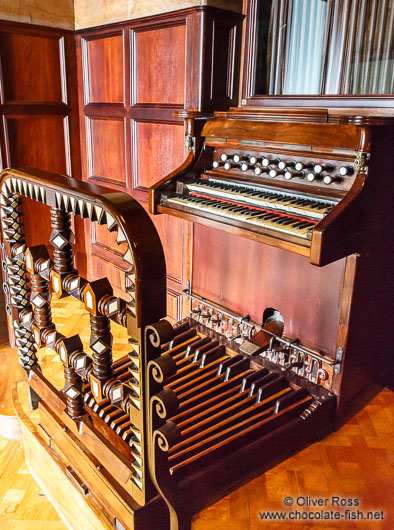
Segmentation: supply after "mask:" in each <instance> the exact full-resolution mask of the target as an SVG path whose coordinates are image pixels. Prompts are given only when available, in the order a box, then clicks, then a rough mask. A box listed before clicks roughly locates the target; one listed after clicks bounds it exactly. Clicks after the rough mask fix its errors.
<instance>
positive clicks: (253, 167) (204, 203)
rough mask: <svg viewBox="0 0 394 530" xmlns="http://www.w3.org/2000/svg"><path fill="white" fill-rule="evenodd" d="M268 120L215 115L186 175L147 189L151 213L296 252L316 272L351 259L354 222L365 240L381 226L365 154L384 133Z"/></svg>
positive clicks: (378, 180)
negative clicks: (365, 229)
mask: <svg viewBox="0 0 394 530" xmlns="http://www.w3.org/2000/svg"><path fill="white" fill-rule="evenodd" d="M184 115H186V116H187V113H186V114H185V113H184ZM191 120H192V118H190V119H189V121H191ZM252 120H254V121H252ZM274 120H275V116H274V114H273V113H272V112H271V113H270V114H269V116H268V117H267V116H265V115H264V113H263V112H261V111H260V113H259V112H258V111H249V112H246V111H244V110H241V109H232V110H231V111H229V112H218V113H216V114H215V117H214V118H213V119H209V120H208V121H207V122H206V124H205V125H204V127H203V128H202V132H201V137H200V136H199V135H196V141H195V150H194V152H193V154H191V155H189V159H188V163H187V165H183V166H182V167H181V168H180V169H179V170H176V171H174V172H173V173H172V174H170V175H169V176H168V177H166V178H164V179H162V180H161V181H159V182H158V183H157V184H155V185H154V186H153V187H152V188H151V190H150V193H151V198H150V209H151V212H152V213H167V214H170V215H175V216H178V217H183V218H186V219H189V220H192V221H196V222H199V223H203V224H207V225H209V226H215V227H216V228H220V229H222V230H226V231H228V232H232V233H234V234H236V235H241V236H243V237H247V238H249V239H254V240H257V241H261V242H264V243H266V244H269V245H273V246H276V247H280V248H283V249H285V250H289V251H292V252H296V253H298V254H302V255H304V256H308V257H309V258H310V261H311V263H313V264H314V265H319V266H321V265H324V264H326V263H329V262H331V261H336V260H337V259H339V258H340V257H344V256H346V255H349V254H351V253H353V252H356V251H360V249H361V248H362V241H361V240H360V237H359V236H360V234H359V230H358V227H357V228H356V229H354V223H350V222H349V218H350V217H351V218H352V219H353V220H355V219H358V220H359V219H360V218H361V219H360V220H361V221H362V222H363V221H364V217H365V214H366V209H368V214H367V215H368V218H369V223H370V224H369V227H368V230H369V231H374V230H376V229H377V226H376V224H377V222H380V223H381V225H382V219H380V221H379V220H378V218H379V215H380V214H379V212H377V211H376V209H375V205H374V204H371V202H370V201H369V200H368V199H369V197H370V196H371V195H372V194H374V193H375V191H376V189H377V188H378V187H380V189H381V187H382V185H383V180H384V178H385V177H384V176H383V175H382V174H381V172H380V171H379V169H378V166H379V164H380V163H381V160H379V158H378V156H377V155H376V154H375V153H374V148H376V145H377V143H376V139H375V138H376V136H378V135H380V134H381V133H382V130H381V129H383V128H382V127H380V129H379V128H377V127H375V126H374V123H373V122H372V121H369V122H367V121H364V122H362V120H360V119H359V120H357V119H355V118H354V119H352V118H346V117H342V118H341V120H339V119H337V121H338V123H324V122H322V123H308V124H305V123H301V121H302V120H301V118H299V120H300V123H297V118H294V116H293V117H292V121H293V122H292V123H283V121H284V118H283V115H281V116H279V117H278V118H277V119H276V121H274ZM331 120H332V121H334V119H331ZM189 127H190V128H191V129H193V127H194V128H196V125H195V124H193V125H189ZM387 148H388V146H387ZM371 167H374V169H373V171H372V172H373V176H372V178H371V177H370V173H371ZM367 190H370V191H367ZM368 195H369V197H368ZM361 239H362V238H361Z"/></svg>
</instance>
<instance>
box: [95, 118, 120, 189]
mask: <svg viewBox="0 0 394 530" xmlns="http://www.w3.org/2000/svg"><path fill="white" fill-rule="evenodd" d="M125 127H126V122H125V120H123V119H122V118H120V119H116V118H113V119H104V118H94V119H93V118H88V127H87V134H88V167H89V178H90V179H91V178H94V179H96V180H100V181H103V182H104V183H105V182H108V183H109V184H111V185H112V184H113V183H115V184H118V185H119V186H123V187H126V186H127V166H126V139H125V134H126V130H125Z"/></svg>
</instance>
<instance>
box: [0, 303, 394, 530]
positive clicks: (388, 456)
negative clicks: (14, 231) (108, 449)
mask: <svg viewBox="0 0 394 530" xmlns="http://www.w3.org/2000/svg"><path fill="white" fill-rule="evenodd" d="M68 304H69V301H67V305H68ZM53 305H54V320H55V322H56V323H57V326H58V328H59V330H60V331H61V332H62V333H64V334H65V335H68V336H70V335H72V334H74V333H79V334H80V335H81V337H82V340H83V342H84V344H86V345H87V344H88V341H89V321H88V317H87V316H86V313H85V311H84V310H83V309H82V307H81V305H80V304H77V303H75V307H73V310H72V313H71V314H70V312H69V311H67V312H66V311H65V305H66V302H65V301H62V300H60V301H56V302H54V303H53ZM68 307H69V305H68ZM113 334H114V344H115V348H114V350H115V351H116V352H117V355H120V356H121V355H123V354H124V353H125V352H127V349H128V347H127V339H126V337H125V336H124V331H123V330H122V328H120V327H119V328H118V327H117V326H114V329H113ZM0 355H1V352H0ZM40 358H41V364H42V366H43V370H44V373H45V372H46V373H48V375H49V374H51V377H52V381H53V379H54V376H56V386H59V388H60V387H61V386H62V385H63V380H62V379H63V378H62V368H61V363H60V361H59V360H58V358H57V355H55V354H53V353H52V352H49V351H46V350H42V351H41V352H40ZM251 458H252V455H251ZM333 496H336V497H339V498H341V499H359V502H360V506H358V507H349V510H352V511H353V512H354V514H355V516H358V517H360V514H359V513H358V512H357V510H359V511H360V512H363V513H364V514H365V517H366V516H367V512H368V511H372V512H374V513H375V512H377V513H378V514H379V517H381V515H382V514H381V512H382V511H383V517H384V519H383V520H381V519H379V520H377V519H375V520H369V521H366V520H363V521H361V520H347V519H345V518H344V517H342V518H341V519H339V520H326V521H322V520H315V521H308V520H304V519H301V520H297V521H292V522H290V521H289V520H286V521H280V522H274V521H269V522H268V521H262V520H261V518H260V516H259V514H260V513H261V512H266V511H279V512H282V511H284V512H287V513H289V512H290V511H294V510H297V511H298V512H299V515H298V517H305V516H306V515H305V514H307V513H308V512H309V511H310V512H316V511H321V510H326V511H328V512H330V511H338V512H339V514H340V515H341V514H343V515H344V516H345V510H346V508H347V507H341V506H339V507H336V506H332V497H333ZM285 497H292V499H293V503H294V504H293V505H292V506H291V507H286V506H284V502H283V501H284V498H285ZM297 498H299V501H298V502H302V500H303V499H305V498H309V499H312V500H316V499H319V498H321V499H323V502H326V506H325V507H307V506H298V505H297ZM324 499H327V501H324ZM303 514H304V515H303ZM349 516H350V515H349ZM65 528H66V527H65V525H64V524H63V523H62V522H61V521H60V519H59V517H58V516H57V514H56V512H55V510H54V509H53V508H52V506H51V504H50V503H49V502H48V500H47V499H46V497H45V496H44V495H43V494H42V492H41V491H40V488H39V487H38V486H37V484H36V483H35V481H34V479H33V478H32V476H31V475H30V473H29V471H28V469H27V467H26V465H25V463H24V458H23V448H22V447H21V444H20V443H19V442H15V441H9V440H6V439H4V438H1V437H0V530H9V529H10V530H11V529H12V530H14V529H15V530H41V529H42V530H63V529H65ZM263 528H267V529H269V530H276V529H277V530H288V529H295V530H304V529H309V528H314V529H318V530H331V529H338V528H340V529H365V530H392V529H394V393H392V392H390V391H388V390H384V391H382V392H381V393H380V394H379V395H378V396H377V397H376V398H375V399H374V400H372V401H371V403H370V404H369V405H368V406H367V407H365V408H364V409H363V410H362V411H361V412H360V413H359V414H358V415H357V416H356V417H355V418H353V419H352V420H351V421H350V422H348V423H347V424H346V425H345V426H344V427H342V429H340V430H339V431H338V432H337V433H334V434H332V435H331V436H329V437H327V438H326V439H325V440H323V441H321V442H318V443H315V444H313V445H312V446H310V447H308V448H306V449H305V450H303V451H301V452H300V453H298V454H297V455H295V456H293V457H292V458H290V459H288V460H286V461H285V462H283V463H282V464H280V465H278V466H276V467H275V468H274V469H272V470H270V471H268V472H267V473H265V474H264V475H263V476H261V477H259V478H257V479H255V480H253V481H251V482H250V483H249V484H246V485H245V486H243V487H241V488H239V489H238V490H237V491H236V492H234V493H231V494H230V495H228V496H227V497H225V498H224V499H222V500H220V501H218V502H217V503H216V504H214V505H213V506H211V507H209V508H207V509H205V510H204V511H203V512H201V513H200V514H199V515H198V516H196V517H195V518H194V520H193V525H192V530H261V529H263ZM78 530H79V529H78ZM81 530H83V529H81ZM97 530H99V529H97ZM146 530H149V529H146Z"/></svg>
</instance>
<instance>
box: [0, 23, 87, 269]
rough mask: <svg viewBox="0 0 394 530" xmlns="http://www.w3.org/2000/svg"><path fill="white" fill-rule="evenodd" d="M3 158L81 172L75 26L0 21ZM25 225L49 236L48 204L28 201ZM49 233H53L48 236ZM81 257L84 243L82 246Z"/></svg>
mask: <svg viewBox="0 0 394 530" xmlns="http://www.w3.org/2000/svg"><path fill="white" fill-rule="evenodd" d="M0 58H1V71H0V76H1V87H2V90H1V96H0V97H1V100H0V114H1V127H0V148H1V156H0V164H1V169H3V168H6V167H14V168H17V167H22V166H32V167H36V168H39V169H43V170H48V171H54V172H57V173H62V174H66V175H69V176H72V177H75V178H80V176H81V163H80V148H79V123H78V95H77V84H76V79H77V78H76V58H75V39H74V35H73V32H71V31H66V30H58V29H53V28H46V27H43V26H34V25H30V24H19V23H10V22H0ZM24 210H25V220H24V223H25V231H26V235H27V240H28V242H29V244H35V243H36V241H35V238H34V233H42V231H43V230H44V231H45V232H46V235H47V236H49V233H50V224H49V216H48V209H47V208H45V207H39V205H37V203H35V202H34V204H27V205H26V208H25V209H24ZM47 239H49V237H47ZM76 251H77V253H78V254H79V258H80V259H79V261H80V263H81V264H82V262H81V259H82V258H83V252H84V244H83V240H82V241H81V239H79V246H77V247H76Z"/></svg>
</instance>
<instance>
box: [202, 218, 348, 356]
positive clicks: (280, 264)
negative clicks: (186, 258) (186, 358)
mask: <svg viewBox="0 0 394 530" xmlns="http://www.w3.org/2000/svg"><path fill="white" fill-rule="evenodd" d="M344 270H345V260H339V261H337V262H335V263H332V264H330V265H327V266H325V267H322V268H318V267H314V266H313V265H311V264H310V263H309V262H308V258H306V257H304V256H299V255H297V254H294V253H291V252H286V251H284V250H281V249H278V248H274V247H270V246H267V245H261V244H259V243H256V242H254V241H250V240H248V239H243V238H237V237H235V236H233V235H232V234H228V233H226V232H222V231H219V230H216V229H214V228H210V227H206V226H202V225H199V224H195V225H194V235H193V277H192V287H193V292H195V293H198V294H200V295H201V296H204V297H206V298H208V299H210V300H213V301H215V302H217V303H219V304H221V305H223V306H224V307H230V308H231V309H232V310H233V311H235V312H237V313H239V314H247V313H248V314H250V316H251V317H252V319H253V320H255V321H257V322H261V320H262V314H263V312H264V309H265V308H267V307H272V308H275V309H277V310H278V311H280V313H281V314H282V316H283V318H284V321H285V333H286V334H288V335H289V336H291V337H298V338H300V340H301V341H302V342H303V343H305V344H310V345H313V346H315V347H317V348H321V349H323V350H324V351H326V352H329V353H331V354H333V353H334V352H335V348H336V340H337V329H338V324H339V316H340V303H341V293H342V286H343V280H344Z"/></svg>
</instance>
